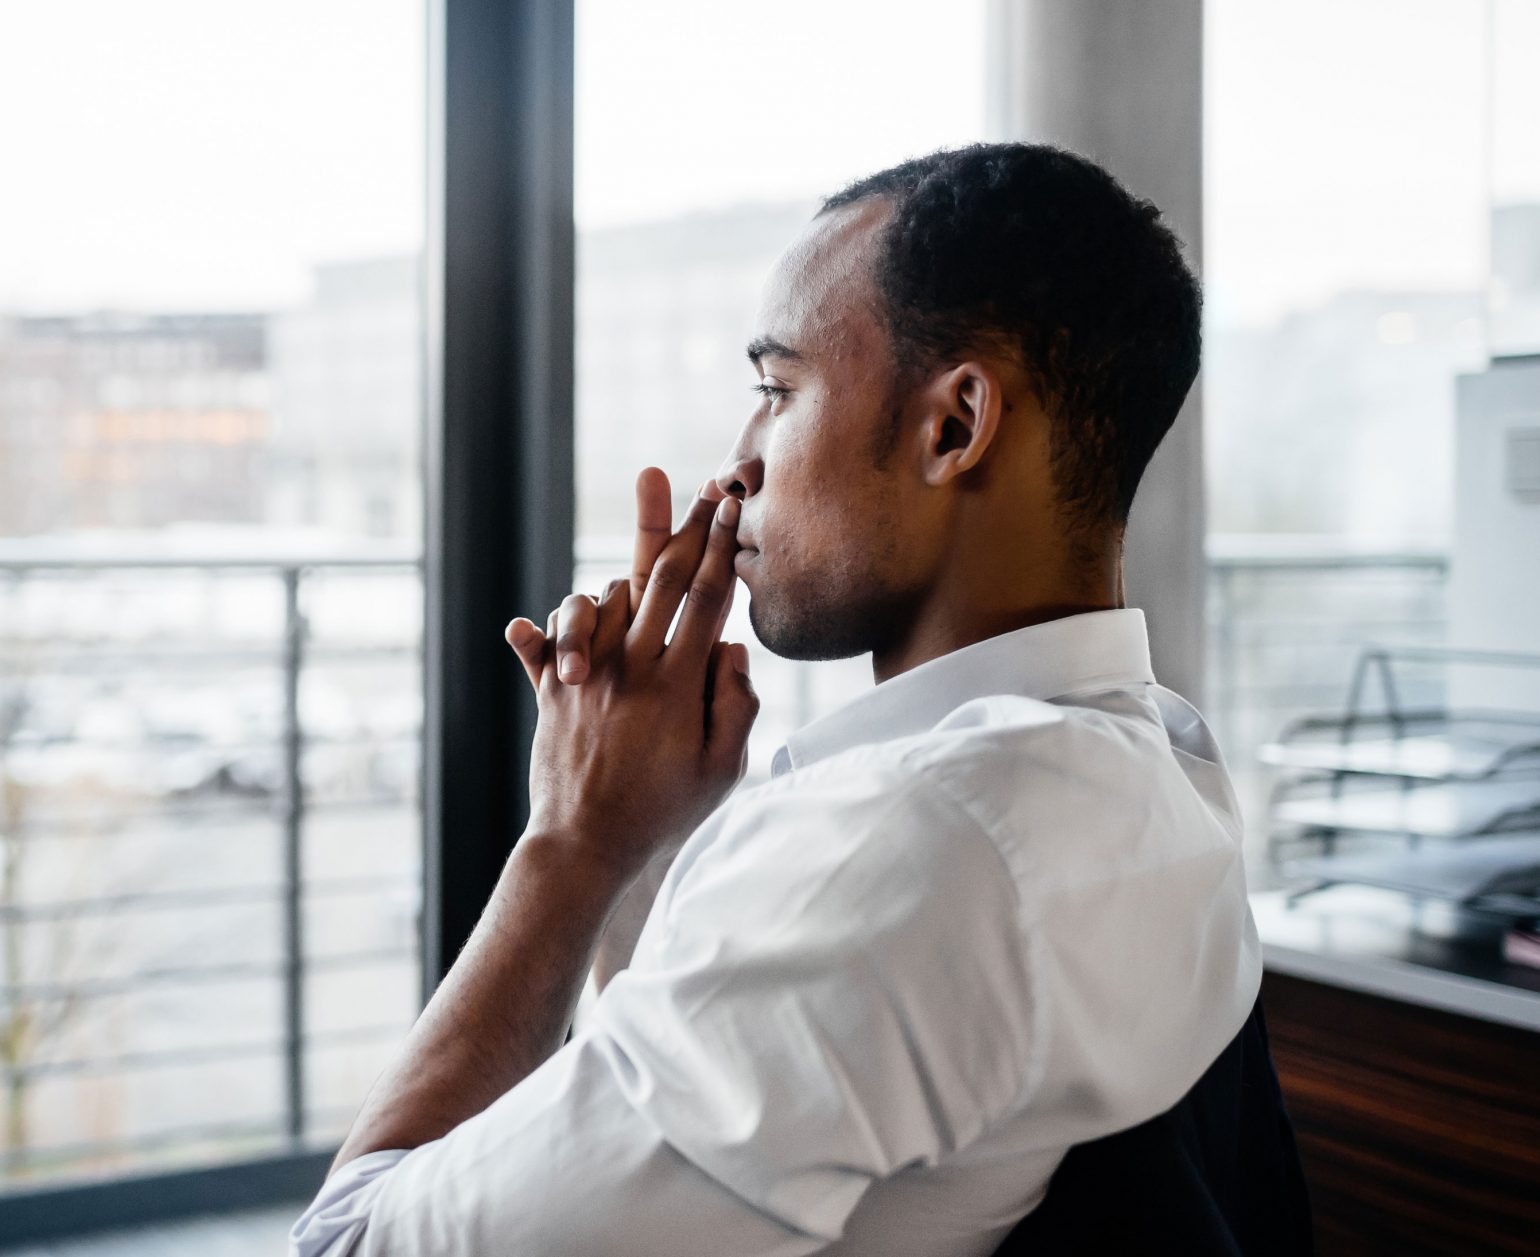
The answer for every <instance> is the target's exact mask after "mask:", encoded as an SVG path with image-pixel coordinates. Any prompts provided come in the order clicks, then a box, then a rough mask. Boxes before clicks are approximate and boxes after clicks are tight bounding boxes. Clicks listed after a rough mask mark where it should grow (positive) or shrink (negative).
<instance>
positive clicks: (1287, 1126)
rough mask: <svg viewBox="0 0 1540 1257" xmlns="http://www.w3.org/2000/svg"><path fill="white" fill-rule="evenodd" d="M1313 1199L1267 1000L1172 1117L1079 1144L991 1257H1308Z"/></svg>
mask: <svg viewBox="0 0 1540 1257" xmlns="http://www.w3.org/2000/svg"><path fill="white" fill-rule="evenodd" d="M1313 1252H1314V1243H1313V1241H1312V1236H1311V1225H1310V1201H1309V1197H1308V1195H1307V1193H1306V1189H1305V1179H1304V1174H1303V1172H1302V1171H1301V1169H1300V1163H1299V1153H1298V1150H1297V1149H1296V1148H1295V1144H1294V1127H1293V1124H1292V1123H1291V1122H1290V1121H1289V1115H1288V1111H1287V1110H1286V1109H1285V1108H1284V1106H1283V1094H1282V1092H1281V1091H1280V1090H1279V1088H1278V1074H1277V1072H1276V1070H1274V1068H1273V1058H1272V1053H1271V1051H1270V1050H1269V1048H1268V1044H1267V1026H1266V1024H1265V1023H1264V1022H1263V1019H1262V998H1261V996H1260V995H1259V996H1258V997H1257V1002H1256V1004H1255V1005H1253V1007H1252V1009H1251V1015H1250V1016H1249V1017H1248V1018H1247V1019H1246V1024H1245V1025H1244V1026H1242V1027H1241V1030H1240V1033H1239V1034H1237V1035H1236V1036H1235V1038H1234V1039H1232V1040H1231V1042H1230V1044H1229V1046H1228V1047H1226V1048H1225V1050H1224V1051H1223V1052H1221V1053H1220V1054H1219V1057H1218V1059H1217V1060H1215V1061H1214V1063H1213V1064H1212V1065H1210V1066H1209V1068H1208V1070H1207V1072H1205V1073H1204V1075H1203V1077H1201V1078H1200V1079H1198V1081H1197V1082H1196V1083H1194V1084H1193V1087H1192V1090H1190V1091H1189V1092H1188V1093H1187V1094H1186V1095H1185V1096H1183V1097H1182V1098H1181V1099H1180V1100H1179V1101H1177V1103H1176V1104H1175V1105H1173V1106H1172V1107H1171V1108H1170V1109H1168V1110H1167V1111H1166V1112H1164V1113H1161V1114H1159V1115H1158V1116H1156V1117H1153V1118H1151V1119H1150V1120H1149V1121H1147V1122H1144V1123H1142V1124H1141V1125H1138V1126H1134V1127H1131V1128H1129V1129H1128V1130H1124V1131H1119V1132H1118V1133H1117V1134H1115V1135H1108V1136H1106V1137H1105V1138H1103V1139H1097V1140H1093V1141H1092V1142H1090V1143H1086V1144H1080V1145H1078V1146H1077V1147H1074V1148H1071V1149H1070V1151H1069V1153H1068V1155H1067V1156H1065V1158H1064V1160H1063V1162H1061V1163H1060V1165H1059V1168H1058V1169H1057V1170H1056V1171H1055V1172H1054V1176H1053V1179H1052V1180H1051V1181H1050V1182H1049V1184H1048V1195H1047V1196H1046V1197H1045V1199H1044V1200H1043V1203H1042V1204H1040V1205H1039V1206H1038V1207H1037V1208H1036V1209H1034V1210H1033V1211H1032V1212H1031V1213H1029V1214H1028V1215H1027V1216H1026V1217H1025V1218H1023V1219H1022V1220H1021V1222H1020V1223H1019V1224H1018V1225H1017V1226H1016V1228H1015V1230H1013V1231H1012V1232H1011V1233H1010V1234H1009V1235H1008V1236H1006V1238H1005V1242H1004V1243H1003V1244H1001V1246H1000V1247H999V1248H998V1249H996V1250H995V1257H1067V1255H1069V1254H1085V1255H1087V1257H1090V1255H1092V1254H1102V1253H1140V1254H1152V1253H1171V1254H1178V1253H1179V1254H1182V1255H1183V1257H1309V1254H1312V1253H1313Z"/></svg>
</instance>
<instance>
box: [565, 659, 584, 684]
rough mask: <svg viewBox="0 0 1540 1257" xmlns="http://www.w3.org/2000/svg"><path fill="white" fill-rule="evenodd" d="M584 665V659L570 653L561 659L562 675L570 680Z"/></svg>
mask: <svg viewBox="0 0 1540 1257" xmlns="http://www.w3.org/2000/svg"><path fill="white" fill-rule="evenodd" d="M581 667H582V660H580V659H579V658H578V657H577V656H576V655H568V656H567V657H566V658H565V659H563V660H562V661H561V676H562V679H563V680H570V679H571V678H572V677H575V676H576V675H577V674H578V670H579V669H580V668H581Z"/></svg>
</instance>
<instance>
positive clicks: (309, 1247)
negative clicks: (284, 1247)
mask: <svg viewBox="0 0 1540 1257" xmlns="http://www.w3.org/2000/svg"><path fill="white" fill-rule="evenodd" d="M404 1156H406V1152H405V1151H397V1150H395V1149H391V1150H389V1151H384V1152H368V1153H365V1154H364V1155H363V1156H361V1157H356V1158H355V1159H354V1160H352V1161H349V1162H348V1163H347V1164H346V1165H345V1166H343V1167H342V1168H341V1169H340V1170H338V1171H337V1172H336V1173H335V1174H333V1175H332V1176H331V1177H330V1178H329V1179H327V1180H326V1183H325V1184H324V1185H323V1186H322V1188H321V1192H320V1195H318V1196H317V1197H316V1198H315V1200H313V1201H312V1202H311V1204H310V1208H308V1209H306V1210H305V1212H304V1213H303V1214H301V1215H300V1219H299V1221H298V1222H296V1223H295V1224H294V1226H293V1228H292V1229H291V1230H290V1231H289V1257H346V1255H347V1254H348V1253H350V1252H351V1251H352V1250H353V1245H354V1244H356V1243H357V1242H358V1240H359V1238H360V1237H361V1236H362V1235H363V1233H364V1228H365V1227H366V1226H367V1225H368V1224H369V1213H370V1210H372V1209H373V1208H374V1202H375V1200H376V1199H378V1197H379V1194H380V1192H381V1191H382V1190H383V1189H384V1186H385V1175H386V1174H387V1173H389V1171H390V1170H391V1169H392V1168H393V1167H394V1166H395V1165H396V1163H397V1162H399V1161H400V1160H401V1158H402V1157H404Z"/></svg>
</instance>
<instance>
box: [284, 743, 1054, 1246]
mask: <svg viewBox="0 0 1540 1257" xmlns="http://www.w3.org/2000/svg"><path fill="white" fill-rule="evenodd" d="M828 782H829V785H828V788H827V789H824V790H820V789H817V788H806V787H804V788H801V789H799V790H796V791H791V790H784V789H782V790H776V789H767V790H761V791H756V792H754V793H753V795H752V796H751V797H749V798H746V799H744V800H743V801H742V802H741V803H740V804H739V805H737V806H733V807H731V808H728V809H724V812H723V813H722V814H721V815H720V817H719V818H718V819H717V820H716V821H715V822H714V823H713V825H712V829H711V832H701V833H697V835H696V836H695V838H693V839H692V840H691V843H690V844H689V845H688V846H687V847H686V849H685V851H684V852H682V853H681V856H680V859H679V861H677V862H676V866H675V868H674V870H673V871H672V872H671V873H670V876H669V879H668V881H667V882H665V886H664V890H663V892H662V893H661V894H660V898H659V902H658V904H657V905H656V907H655V908H654V911H653V914H652V916H651V917H650V918H649V920H648V923H647V927H646V929H645V931H644V933H643V936H642V939H641V940H640V942H639V944H638V947H637V953H636V957H635V958H634V960H633V962H632V966H631V968H630V969H628V970H626V971H625V972H624V973H622V974H620V975H618V976H617V977H616V978H615V979H614V980H613V981H612V982H611V983H610V984H609V986H608V987H607V988H606V989H605V991H604V992H603V994H602V995H601V996H600V997H599V999H598V1000H597V1001H596V1003H595V1004H594V1007H593V1009H592V1013H591V1017H590V1020H589V1023H588V1024H587V1025H586V1026H585V1027H584V1029H583V1030H582V1031H581V1032H580V1033H579V1034H578V1035H577V1036H576V1037H575V1038H574V1039H573V1040H572V1041H571V1042H570V1043H568V1044H567V1045H566V1046H565V1047H563V1048H562V1049H561V1050H560V1051H559V1052H557V1053H556V1054H555V1055H554V1056H552V1057H551V1058H550V1059H549V1060H548V1061H546V1062H545V1064H544V1065H542V1066H541V1067H540V1068H539V1069H538V1070H536V1071H535V1072H534V1073H532V1074H531V1075H530V1076H529V1077H528V1078H526V1079H525V1080H524V1081H523V1082H521V1083H520V1084H519V1085H518V1086H517V1087H515V1088H513V1090H511V1091H510V1092H509V1093H508V1094H507V1095H505V1096H503V1097H502V1098H501V1099H500V1100H498V1101H497V1103H495V1104H493V1105H492V1106H491V1107H490V1108H488V1109H487V1110H486V1111H485V1112H483V1113H481V1114H479V1115H477V1116H476V1117H474V1118H472V1119H470V1120H469V1121H467V1122H465V1123H463V1124H462V1125H460V1126H459V1127H457V1128H456V1129H455V1130H453V1131H451V1132H450V1133H449V1134H448V1135H447V1136H445V1137H444V1138H443V1139H440V1140H437V1141H435V1142H434V1143H431V1144H426V1145H424V1146H423V1147H421V1148H418V1149H415V1150H414V1151H412V1152H411V1153H408V1154H406V1155H404V1156H403V1155H402V1154H399V1153H376V1154H372V1155H371V1156H370V1157H365V1158H360V1160H359V1161H357V1162H354V1163H353V1164H352V1165H350V1166H347V1167H344V1169H343V1170H342V1171H340V1172H339V1174H338V1175H337V1176H336V1177H334V1179H333V1180H332V1182H331V1183H329V1184H328V1186H327V1188H326V1190H324V1191H323V1192H322V1194H321V1196H320V1197H318V1198H317V1200H316V1202H315V1203H314V1204H313V1205H312V1206H311V1208H310V1210H309V1211H308V1212H307V1213H306V1215H305V1216H304V1217H303V1218H302V1219H301V1220H300V1222H299V1223H298V1224H297V1225H296V1227H295V1231H294V1244H295V1247H294V1249H293V1250H292V1251H293V1252H295V1253H296V1254H298V1255H299V1257H321V1255H322V1254H324V1255H325V1257H341V1255H342V1254H362V1255H364V1257H373V1255H375V1254H380V1255H384V1254H414V1255H423V1254H434V1255H435V1257H452V1255H455V1254H467V1255H470V1254H478V1255H481V1254H492V1253H497V1254H510V1255H513V1254H526V1253H527V1254H541V1255H548V1254H562V1253H572V1254H584V1255H586V1257H603V1255H604V1254H609V1253H614V1254H626V1255H627V1257H649V1255H651V1254H658V1255H660V1257H661V1255H662V1254H668V1255H669V1257H677V1255H678V1254H681V1253H690V1252H702V1253H704V1252H709V1253H712V1254H714V1255H720V1257H732V1255H733V1254H743V1255H744V1257H748V1255H749V1254H754V1255H756V1257H793V1255H796V1254H805V1253H812V1252H816V1251H818V1250H820V1249H822V1248H824V1247H825V1246H827V1245H828V1244H829V1243H831V1242H832V1241H835V1240H838V1239H839V1237H840V1236H841V1234H842V1231H843V1228H844V1224H845V1221H846V1219H847V1218H848V1217H849V1215H850V1214H851V1212H852V1211H853V1210H854V1209H855V1207H856V1205H857V1204H858V1202H859V1200H860V1198H861V1196H862V1195H863V1193H864V1192H865V1191H866V1189H867V1188H868V1187H869V1186H870V1185H871V1184H872V1183H873V1182H875V1181H877V1180H879V1179H882V1178H885V1177H887V1176H889V1175H891V1174H893V1173H896V1172H897V1171H899V1170H901V1169H903V1168H905V1167H909V1166H915V1165H923V1164H930V1163H934V1162H935V1161H937V1160H938V1159H940V1158H942V1157H944V1156H946V1155H947V1154H948V1153H950V1152H952V1151H955V1150H957V1149H959V1148H961V1147H964V1146H966V1145H967V1144H969V1143H970V1142H972V1141H973V1140H974V1139H976V1138H977V1137H978V1136H979V1135H980V1134H981V1133H982V1132H983V1131H984V1130H985V1129H986V1127H987V1126H988V1125H989V1123H990V1122H991V1121H993V1120H995V1119H996V1118H998V1117H999V1116H1000V1115H1001V1114H1003V1113H1004V1112H1005V1111H1006V1110H1007V1109H1008V1108H1009V1107H1010V1106H1011V1105H1012V1104H1013V1103H1014V1102H1016V1101H1017V1100H1019V1098H1020V1094H1021V1091H1022V1088H1023V1086H1024V1084H1025V1083H1026V1082H1027V1079H1028V1077H1029V1070H1030V1059H1031V1055H1032V1043H1033V1038H1034V1033H1035V1027H1034V1024H1033V1008H1032V999H1031V990H1030V984H1029V978H1030V973H1031V963H1030V948H1029V947H1028V946H1027V944H1026V942H1025V934H1024V931H1023V930H1022V923H1021V921H1020V919H1019V905H1018V903H1017V899H1016V893H1015V889H1014V886H1013V885H1012V883H1011V879H1010V878H1009V876H1008V875H1007V873H1006V871H1005V869H1004V867H1003V865H1002V864H1001V863H1000V858H999V855H998V853H997V852H996V851H995V849H994V847H993V845H992V844H991V843H990V841H989V839H988V838H987V837H986V836H985V835H983V834H982V832H980V831H979V830H978V829H977V828H976V827H975V826H974V825H973V824H972V822H970V821H969V820H967V819H966V818H965V817H964V816H963V814H962V813H961V812H960V811H959V810H957V809H956V808H955V807H953V806H951V805H950V804H949V803H947V802H946V801H945V799H944V796H943V795H942V794H940V793H939V792H937V791H935V790H931V789H926V788H923V783H915V782H910V783H907V784H898V783H894V786H893V788H891V789H889V790H887V791H885V792H884V793H883V794H882V795H880V796H878V800H879V801H878V802H876V803H874V802H873V793H872V792H871V790H870V789H869V788H867V789H862V790H857V789H855V788H853V787H851V786H849V784H848V780H847V784H845V785H842V784H841V778H840V777H839V776H838V775H836V774H830V775H829V777H828ZM866 784H867V786H868V787H869V786H870V783H869V782H868V783H866ZM376 1158H378V1159H376ZM350 1171H352V1173H351V1174H350Z"/></svg>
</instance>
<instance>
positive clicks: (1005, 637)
mask: <svg viewBox="0 0 1540 1257" xmlns="http://www.w3.org/2000/svg"><path fill="white" fill-rule="evenodd" d="M1154 681H1155V675H1154V673H1153V672H1152V671H1151V670H1150V643H1149V637H1148V634H1147V632H1146V629H1145V623H1144V612H1143V611H1142V610H1141V609H1140V608H1138V607H1116V608H1112V609H1109V610H1106V611H1085V612H1081V613H1080V614H1079V615H1067V616H1064V617H1063V618H1061V619H1057V620H1045V621H1044V622H1043V623H1041V624H1029V625H1027V627H1026V628H1019V629H1014V630H1012V631H1011V632H1009V633H1001V634H1000V635H999V636H998V637H989V638H986V639H985V640H983V641H981V642H975V643H973V645H971V646H964V647H963V648H962V649H961V650H954V651H952V652H951V653H950V654H946V655H942V656H940V657H939V658H936V659H931V660H928V661H927V662H925V663H922V664H920V665H919V666H918V667H915V668H911V669H909V671H908V672H901V673H899V675H898V676H896V677H892V678H890V679H889V680H886V681H884V682H883V683H882V684H881V685H878V686H875V687H874V688H872V689H870V690H868V691H867V692H866V693H864V694H862V695H860V696H859V697H857V698H854V699H852V700H851V701H850V702H848V703H846V704H845V705H844V706H842V707H839V708H837V709H836V710H834V711H832V712H830V713H829V714H828V715H826V716H821V717H819V719H817V720H814V721H813V722H812V723H811V724H807V725H804V726H803V727H802V728H801V729H798V730H797V732H795V733H793V734H792V735H791V736H790V737H789V738H787V739H786V745H785V746H783V747H781V748H780V749H779V750H778V751H776V753H775V759H774V761H773V763H772V765H771V769H770V771H771V775H772V776H776V777H778V776H780V775H781V774H782V773H785V772H790V771H791V770H792V769H793V768H804V767H806V766H807V765H809V764H814V763H817V762H818V761H819V760H821V759H826V758H827V757H828V756H830V755H837V754H838V753H839V752H841V751H847V750H850V749H851V748H852V747H856V746H862V745H867V744H871V743H877V742H886V741H889V740H890V739H893V738H901V737H906V736H908V735H910V734H914V733H922V732H924V731H925V730H926V729H929V728H932V727H934V726H935V725H936V724H938V723H940V721H941V720H943V719H944V718H945V717H946V716H947V715H949V714H950V713H951V712H952V711H954V710H956V709H957V708H958V707H960V706H962V704H964V703H966V702H968V701H970V700H972V699H975V698H983V697H985V696H987V695H991V694H1014V695H1020V696H1023V697H1026V698H1037V699H1050V698H1058V697H1060V696H1062V695H1065V694H1070V693H1074V692H1075V691H1077V690H1086V689H1091V688H1097V689H1111V688H1113V687H1116V686H1120V685H1137V684H1140V683H1146V684H1153V683H1154Z"/></svg>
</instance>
